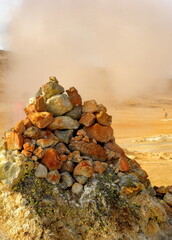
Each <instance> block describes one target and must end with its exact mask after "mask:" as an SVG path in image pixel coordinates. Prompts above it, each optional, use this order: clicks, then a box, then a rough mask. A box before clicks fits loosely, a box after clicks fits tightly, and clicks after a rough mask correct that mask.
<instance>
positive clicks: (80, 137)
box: [72, 135, 83, 141]
mask: <svg viewBox="0 0 172 240" xmlns="http://www.w3.org/2000/svg"><path fill="white" fill-rule="evenodd" d="M82 138H83V136H81V135H79V136H75V137H73V138H72V140H73V141H80V140H82Z"/></svg>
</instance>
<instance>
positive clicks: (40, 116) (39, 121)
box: [28, 112, 54, 128]
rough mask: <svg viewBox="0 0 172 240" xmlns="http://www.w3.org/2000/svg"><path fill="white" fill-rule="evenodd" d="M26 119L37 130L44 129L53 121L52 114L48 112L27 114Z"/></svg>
mask: <svg viewBox="0 0 172 240" xmlns="http://www.w3.org/2000/svg"><path fill="white" fill-rule="evenodd" d="M28 118H29V120H30V121H31V122H32V124H33V125H34V126H36V127H38V128H45V127H47V126H48V125H49V124H51V123H52V122H53V121H54V117H53V115H52V113H49V112H35V113H32V114H29V115H28Z"/></svg>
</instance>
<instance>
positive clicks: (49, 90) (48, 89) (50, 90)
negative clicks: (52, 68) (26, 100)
mask: <svg viewBox="0 0 172 240" xmlns="http://www.w3.org/2000/svg"><path fill="white" fill-rule="evenodd" d="M63 92H64V88H63V87H62V86H60V85H59V84H58V81H57V79H56V78H52V77H51V79H50V81H49V82H47V83H46V84H44V85H43V86H42V87H41V93H42V95H43V97H44V98H45V99H48V98H50V97H52V96H54V95H56V94H61V93H63Z"/></svg>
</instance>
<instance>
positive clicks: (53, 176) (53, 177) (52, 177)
mask: <svg viewBox="0 0 172 240" xmlns="http://www.w3.org/2000/svg"><path fill="white" fill-rule="evenodd" d="M60 178H61V175H60V173H59V172H58V170H53V171H50V172H49V173H48V175H47V177H46V180H47V182H49V183H51V184H58V183H59V182H60Z"/></svg>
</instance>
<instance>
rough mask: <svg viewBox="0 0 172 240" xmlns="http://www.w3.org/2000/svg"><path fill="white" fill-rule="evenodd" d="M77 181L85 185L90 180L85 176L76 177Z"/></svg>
mask: <svg viewBox="0 0 172 240" xmlns="http://www.w3.org/2000/svg"><path fill="white" fill-rule="evenodd" d="M74 178H75V180H76V181H77V182H78V183H80V184H85V183H86V182H87V181H88V178H87V177H85V176H79V175H78V176H74Z"/></svg>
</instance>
